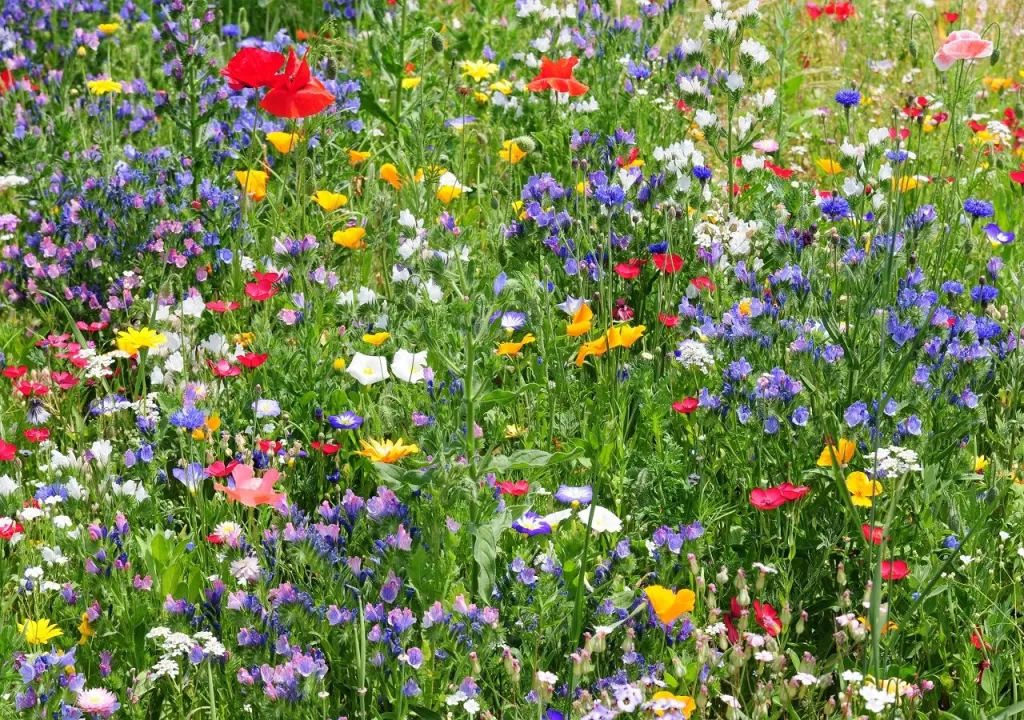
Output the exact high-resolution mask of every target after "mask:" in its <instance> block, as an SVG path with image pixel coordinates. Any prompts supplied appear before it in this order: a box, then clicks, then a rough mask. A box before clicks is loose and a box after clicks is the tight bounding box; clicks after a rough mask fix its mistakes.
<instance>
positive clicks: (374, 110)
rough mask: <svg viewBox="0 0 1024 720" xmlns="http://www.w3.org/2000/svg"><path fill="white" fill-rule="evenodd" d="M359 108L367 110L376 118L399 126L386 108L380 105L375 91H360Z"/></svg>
mask: <svg viewBox="0 0 1024 720" xmlns="http://www.w3.org/2000/svg"><path fill="white" fill-rule="evenodd" d="M359 109H360V110H365V111H367V112H368V113H370V114H371V115H373V116H374V117H375V118H377V119H378V120H383V121H384V122H386V123H387V124H388V125H391V126H397V123H396V122H395V121H394V119H393V118H392V117H391V116H390V115H389V114H388V112H387V111H386V110H385V109H384V108H382V107H381V106H380V103H378V102H377V98H375V97H374V96H373V93H372V92H370V91H369V90H363V91H362V92H360V93H359Z"/></svg>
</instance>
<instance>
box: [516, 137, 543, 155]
mask: <svg viewBox="0 0 1024 720" xmlns="http://www.w3.org/2000/svg"><path fill="white" fill-rule="evenodd" d="M512 142H514V143H515V144H516V145H518V146H519V149H520V150H522V151H523V152H533V151H534V150H536V149H537V141H536V140H534V139H533V138H532V137H530V136H529V135H520V136H519V137H517V138H515V139H514V140H513V141H512Z"/></svg>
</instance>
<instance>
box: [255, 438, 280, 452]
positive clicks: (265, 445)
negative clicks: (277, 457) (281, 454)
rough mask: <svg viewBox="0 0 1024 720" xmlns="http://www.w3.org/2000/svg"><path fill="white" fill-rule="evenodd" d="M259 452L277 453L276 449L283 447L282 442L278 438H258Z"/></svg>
mask: <svg viewBox="0 0 1024 720" xmlns="http://www.w3.org/2000/svg"><path fill="white" fill-rule="evenodd" d="M259 446H260V452H263V453H266V454H268V455H269V454H270V453H274V454H277V451H278V450H280V449H281V448H282V447H284V443H282V442H281V441H280V440H260V441H259Z"/></svg>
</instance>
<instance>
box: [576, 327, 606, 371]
mask: <svg viewBox="0 0 1024 720" xmlns="http://www.w3.org/2000/svg"><path fill="white" fill-rule="evenodd" d="M606 352H608V338H607V336H605V335H602V336H601V337H599V338H598V339H597V340H591V341H590V342H585V343H583V344H582V345H581V346H580V349H579V352H577V353H576V367H583V361H584V360H586V359H587V358H588V357H590V356H591V355H595V356H598V357H600V356H601V355H604V354H605V353H606Z"/></svg>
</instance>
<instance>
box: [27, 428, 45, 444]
mask: <svg viewBox="0 0 1024 720" xmlns="http://www.w3.org/2000/svg"><path fill="white" fill-rule="evenodd" d="M21 434H22V435H24V436H25V439H26V440H28V441H29V442H32V443H41V442H42V441H43V440H49V439H50V431H49V430H47V429H46V428H26V429H25V430H22V431H21Z"/></svg>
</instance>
